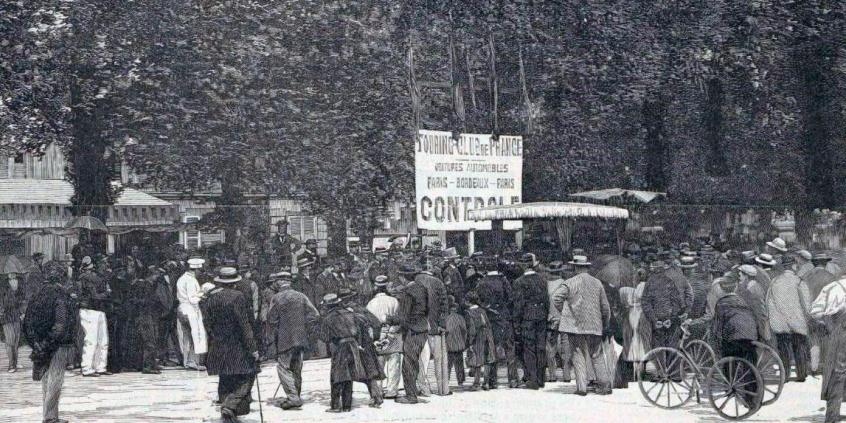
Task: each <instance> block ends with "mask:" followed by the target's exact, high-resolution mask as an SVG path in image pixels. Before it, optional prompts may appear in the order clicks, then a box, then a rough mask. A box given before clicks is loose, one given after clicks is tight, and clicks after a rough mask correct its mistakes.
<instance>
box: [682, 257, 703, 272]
mask: <svg viewBox="0 0 846 423" xmlns="http://www.w3.org/2000/svg"><path fill="white" fill-rule="evenodd" d="M698 265H699V264H698V263H696V259H695V258H693V257H691V256H682V258H681V261H680V262H679V267H681V268H682V269H692V268H694V267H696V266H698Z"/></svg>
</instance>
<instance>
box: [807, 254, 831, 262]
mask: <svg viewBox="0 0 846 423" xmlns="http://www.w3.org/2000/svg"><path fill="white" fill-rule="evenodd" d="M812 260H813V261H814V262H820V263H828V262H830V261H831V260H832V258H831V256H829V255H828V254H826V253H817V254H814V257H813V259H812Z"/></svg>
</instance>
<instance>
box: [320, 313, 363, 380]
mask: <svg viewBox="0 0 846 423" xmlns="http://www.w3.org/2000/svg"><path fill="white" fill-rule="evenodd" d="M320 339H321V340H322V341H323V342H326V343H327V344H329V346H330V352H331V353H332V359H331V369H330V371H329V381H330V382H331V383H339V382H355V381H359V380H366V378H367V372H366V371H365V370H364V366H363V365H362V362H361V354H360V349H359V344H358V339H359V331H358V322H356V317H355V313H353V312H352V311H350V310H347V309H346V308H342V307H333V308H330V309H329V311H327V312H326V314H324V315H323V317H322V318H321V322H320Z"/></svg>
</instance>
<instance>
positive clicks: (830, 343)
mask: <svg viewBox="0 0 846 423" xmlns="http://www.w3.org/2000/svg"><path fill="white" fill-rule="evenodd" d="M810 315H811V316H812V317H813V318H814V319H816V320H819V321H822V322H824V323H825V327H826V329H827V330H828V335H827V336H826V337H825V338H824V339H825V342H826V348H825V357H823V362H822V368H823V387H822V399H823V400H828V399H830V398H833V395H834V393H835V392H836V391H837V388H836V387H835V386H832V385H831V380H832V379H833V378H834V376H835V374H844V373H846V282H844V281H842V280H839V281H835V282H832V283H830V284H828V285H826V286H825V287H823V289H822V291H821V292H820V295H819V296H817V298H816V300H814V303H813V304H812V305H811V310H810Z"/></svg>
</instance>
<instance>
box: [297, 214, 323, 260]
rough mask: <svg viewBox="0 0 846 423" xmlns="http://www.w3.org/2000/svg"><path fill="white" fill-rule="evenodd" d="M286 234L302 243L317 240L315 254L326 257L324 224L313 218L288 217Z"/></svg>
mask: <svg viewBox="0 0 846 423" xmlns="http://www.w3.org/2000/svg"><path fill="white" fill-rule="evenodd" d="M288 233H289V234H291V235H293V236H295V237H296V238H297V239H299V240H300V241H302V242H306V241H308V240H309V239H314V240H317V252H318V254H320V255H326V237H327V233H326V224H325V223H323V221H322V220H320V219H318V218H317V217H315V216H288Z"/></svg>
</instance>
